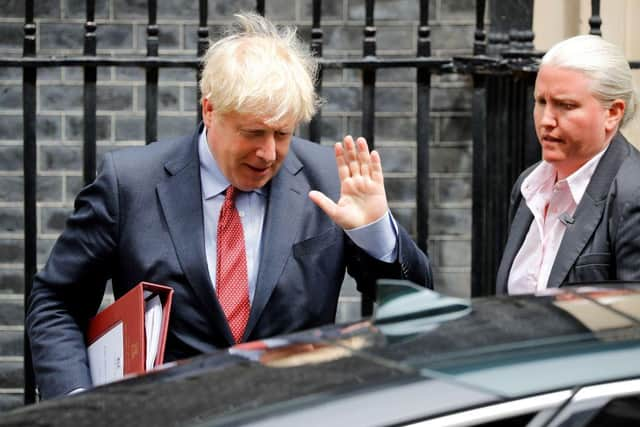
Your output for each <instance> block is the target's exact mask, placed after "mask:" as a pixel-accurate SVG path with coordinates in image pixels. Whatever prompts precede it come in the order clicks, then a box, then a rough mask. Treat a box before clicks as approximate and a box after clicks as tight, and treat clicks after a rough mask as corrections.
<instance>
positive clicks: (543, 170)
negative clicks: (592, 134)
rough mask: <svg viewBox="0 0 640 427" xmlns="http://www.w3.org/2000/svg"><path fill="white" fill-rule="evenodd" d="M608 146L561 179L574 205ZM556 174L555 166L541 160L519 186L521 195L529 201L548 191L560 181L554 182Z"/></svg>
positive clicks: (580, 197) (578, 200)
mask: <svg viewBox="0 0 640 427" xmlns="http://www.w3.org/2000/svg"><path fill="white" fill-rule="evenodd" d="M608 147H609V145H607V146H606V147H604V148H603V149H602V151H600V152H599V153H598V154H596V155H595V156H593V157H592V158H591V159H589V161H588V162H587V163H585V164H584V165H582V166H581V167H580V169H578V170H577V171H575V172H574V173H572V174H571V175H569V176H568V177H566V178H565V179H564V180H563V181H564V182H566V184H567V186H568V187H569V190H570V191H571V197H572V198H573V201H574V202H575V203H576V205H577V204H579V203H580V201H581V200H582V196H584V193H585V191H587V186H588V185H589V182H590V181H591V177H592V176H593V173H594V172H595V170H596V167H597V166H598V163H600V159H602V156H603V155H604V153H605V151H607V148H608ZM556 175H557V171H556V168H555V167H554V166H553V165H552V164H551V163H549V162H547V161H544V160H543V161H542V162H541V163H540V164H539V165H538V166H537V167H536V168H535V169H534V170H533V171H532V172H531V173H530V174H529V176H527V177H526V178H525V179H524V181H523V182H522V186H521V187H520V191H521V192H522V196H523V197H524V198H525V200H527V201H529V200H531V199H532V198H533V197H534V196H535V195H536V194H539V193H548V192H549V191H550V190H551V189H553V188H554V185H558V184H561V183H562V181H560V182H558V183H556Z"/></svg>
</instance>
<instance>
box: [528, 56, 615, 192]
mask: <svg viewBox="0 0 640 427" xmlns="http://www.w3.org/2000/svg"><path fill="white" fill-rule="evenodd" d="M534 98H535V107H534V111H533V118H534V122H535V127H536V134H537V136H538V141H539V142H540V145H541V146H542V158H543V159H544V160H546V161H547V162H549V163H551V164H553V165H554V166H555V167H556V169H557V170H558V179H564V178H566V177H567V176H569V175H571V174H572V173H573V172H575V171H576V170H578V169H579V168H580V167H581V166H582V165H584V164H585V163H586V162H587V161H589V159H591V158H592V157H593V156H595V155H596V154H598V153H599V152H600V151H602V149H604V147H605V146H606V145H607V144H608V143H609V141H610V140H611V138H612V137H613V135H614V134H615V132H616V130H617V128H618V123H619V122H620V120H621V118H622V114H623V113H624V101H621V100H616V101H614V102H613V103H612V105H611V106H608V107H607V106H603V105H602V103H601V102H600V101H599V100H598V99H596V98H595V97H594V95H593V93H592V91H591V80H590V79H589V78H588V77H587V76H586V75H585V74H583V73H581V72H579V71H575V70H571V69H568V68H561V67H557V66H553V65H543V66H542V67H541V68H540V71H539V72H538V77H537V79H536V85H535V91H534ZM621 105H622V107H620V106H621Z"/></svg>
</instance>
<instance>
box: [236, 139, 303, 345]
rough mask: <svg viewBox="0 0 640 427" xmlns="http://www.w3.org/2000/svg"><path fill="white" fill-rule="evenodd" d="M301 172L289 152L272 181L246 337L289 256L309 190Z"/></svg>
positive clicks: (300, 166)
mask: <svg viewBox="0 0 640 427" xmlns="http://www.w3.org/2000/svg"><path fill="white" fill-rule="evenodd" d="M301 169H302V164H301V163H300V161H299V160H298V158H297V157H296V156H295V154H294V153H293V152H291V151H290V152H289V155H288V156H287V159H286V160H285V163H284V165H283V166H282V169H280V171H279V172H278V173H277V174H276V176H274V177H273V179H272V180H271V183H270V191H269V200H268V205H267V212H266V216H265V220H264V221H265V223H264V231H263V235H262V248H261V254H260V267H259V269H258V277H257V283H256V291H255V294H254V297H253V303H252V305H251V314H250V316H249V323H248V324H247V328H246V330H245V335H244V336H245V337H248V336H249V335H250V334H251V331H252V330H253V328H254V327H255V326H256V323H257V322H258V319H260V316H261V315H262V312H263V311H264V308H265V306H266V304H267V301H268V300H269V298H270V297H271V293H272V292H273V289H274V288H275V286H276V283H277V282H278V278H279V277H280V275H281V274H282V270H283V269H284V265H285V263H286V262H287V259H288V258H289V257H290V256H291V247H292V246H293V242H294V240H295V238H296V235H297V231H298V230H299V228H300V223H301V222H302V221H303V215H301V212H303V210H304V209H303V205H304V203H305V202H306V201H307V197H308V195H307V194H308V192H309V190H310V188H309V185H308V184H307V182H306V180H304V178H302V177H301V176H298V175H297V173H298V172H299V171H300V170H301Z"/></svg>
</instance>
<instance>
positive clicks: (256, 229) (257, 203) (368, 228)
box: [198, 127, 398, 303]
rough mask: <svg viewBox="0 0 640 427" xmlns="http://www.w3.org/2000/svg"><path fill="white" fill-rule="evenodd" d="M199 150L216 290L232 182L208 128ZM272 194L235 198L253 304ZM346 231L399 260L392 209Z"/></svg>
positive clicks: (384, 257)
mask: <svg viewBox="0 0 640 427" xmlns="http://www.w3.org/2000/svg"><path fill="white" fill-rule="evenodd" d="M198 153H199V157H200V178H201V182H202V206H203V211H202V212H203V216H204V218H203V219H204V235H205V252H206V257H207V267H208V269H209V277H210V279H211V283H212V284H213V287H214V289H215V287H216V247H217V234H218V217H219V216H220V209H221V208H222V202H223V201H224V191H225V190H226V188H227V187H228V186H229V185H230V183H229V181H228V180H227V178H226V177H225V176H224V175H223V174H222V172H221V171H220V168H219V167H218V165H217V163H216V161H215V159H214V157H213V155H212V153H211V151H210V150H209V145H208V144H207V129H206V127H205V128H204V131H203V132H202V133H201V134H200V139H199V141H198ZM268 197H269V194H268V190H267V189H266V188H259V189H256V190H253V191H248V192H243V191H238V193H237V195H236V198H235V204H236V209H237V210H238V213H239V215H240V220H241V222H242V227H243V231H244V239H245V248H246V253H247V276H248V280H249V301H251V302H252V303H253V296H254V295H255V290H256V282H257V276H258V266H259V265H260V253H261V244H262V231H263V225H264V217H265V213H266V212H265V211H266V206H267V199H268ZM345 232H346V233H347V235H348V236H349V238H350V239H351V240H352V241H353V242H354V243H355V244H356V245H358V246H359V247H360V248H361V249H363V250H364V251H366V252H367V253H368V254H369V255H371V256H372V257H374V258H376V259H378V260H380V261H385V262H395V261H396V260H397V259H398V248H397V246H398V243H397V242H398V230H397V224H396V222H395V220H394V219H393V217H392V215H391V213H390V212H387V214H386V215H383V216H382V217H381V218H380V219H378V220H377V221H375V222H373V223H371V224H368V225H365V226H362V227H358V228H354V229H351V230H345Z"/></svg>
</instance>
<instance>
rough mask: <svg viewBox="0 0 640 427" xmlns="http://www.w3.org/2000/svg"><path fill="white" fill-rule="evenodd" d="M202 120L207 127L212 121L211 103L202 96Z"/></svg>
mask: <svg viewBox="0 0 640 427" xmlns="http://www.w3.org/2000/svg"><path fill="white" fill-rule="evenodd" d="M202 121H203V122H204V125H205V126H206V127H207V128H209V127H210V126H211V124H212V121H213V105H212V104H211V102H209V100H208V99H207V98H202Z"/></svg>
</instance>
